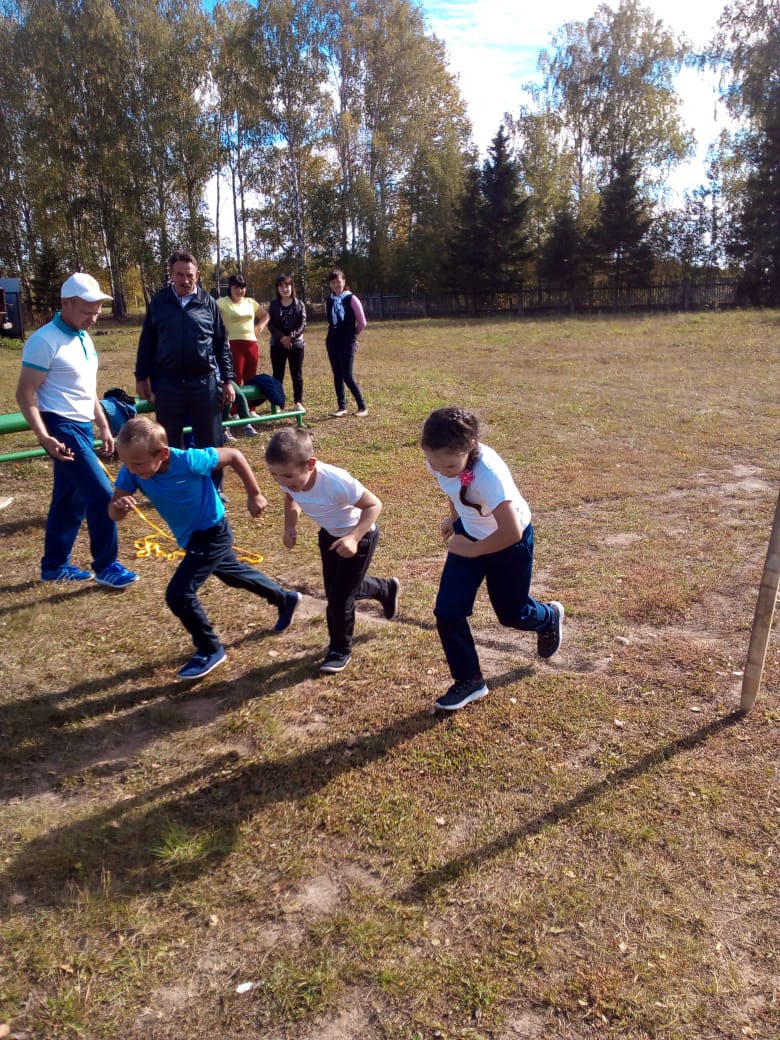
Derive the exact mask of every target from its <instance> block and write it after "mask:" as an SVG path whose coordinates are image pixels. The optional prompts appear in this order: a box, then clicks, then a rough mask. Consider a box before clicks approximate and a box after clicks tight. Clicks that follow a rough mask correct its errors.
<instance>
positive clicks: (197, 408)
mask: <svg viewBox="0 0 780 1040" xmlns="http://www.w3.org/2000/svg"><path fill="white" fill-rule="evenodd" d="M154 408H155V411H156V413H157V422H158V423H159V424H160V425H161V426H163V427H165V432H166V433H167V435H168V444H169V445H170V446H171V447H172V448H181V446H182V431H183V430H184V427H185V426H191V427H192V435H193V437H194V438H195V444H196V445H197V447H199V448H221V447H222V445H223V444H224V443H225V440H224V435H223V430H222V394H221V393H220V391H219V387H218V385H217V377H216V374H215V373H210V374H209V375H205V376H177V375H174V374H172V373H169V372H159V373H158V374H157V375H156V376H155V377H154ZM212 480H213V481H214V484H215V485H216V487H217V489H218V490H221V489H222V470H214V473H213V474H212Z"/></svg>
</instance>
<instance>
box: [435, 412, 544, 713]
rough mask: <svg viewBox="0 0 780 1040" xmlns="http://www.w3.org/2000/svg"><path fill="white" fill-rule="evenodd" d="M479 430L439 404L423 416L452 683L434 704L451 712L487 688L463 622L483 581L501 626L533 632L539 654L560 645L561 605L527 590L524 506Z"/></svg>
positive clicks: (439, 621)
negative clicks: (441, 496)
mask: <svg viewBox="0 0 780 1040" xmlns="http://www.w3.org/2000/svg"><path fill="white" fill-rule="evenodd" d="M481 432H482V429H481V424H480V420H479V418H478V417H477V416H476V415H475V414H474V413H473V412H469V411H467V410H466V409H465V408H452V407H450V408H438V409H437V410H436V411H435V412H432V413H431V414H430V415H429V416H428V418H427V419H426V420H425V423H424V425H423V429H422V437H421V441H420V444H421V447H422V450H423V453H424V455H425V460H426V465H427V467H428V469H429V470H430V471H431V472H432V473H433V474H434V475H435V476H436V479H437V480H438V482H439V487H440V488H441V489H442V491H444V493H445V494H446V495H447V497H448V499H449V507H450V508H449V513H448V514H447V515H446V516H445V517H444V518H443V520H442V522H441V533H442V538H443V539H444V541H445V542H446V543H447V559H446V561H445V564H444V570H443V571H442V575H441V580H440V582H439V592H438V595H437V597H436V606H435V608H434V614H435V616H436V627H437V629H438V632H439V638H440V639H441V642H442V646H443V648H444V654H445V656H446V658H447V664H448V665H449V668H450V672H451V674H452V678H453V679H454V683H453V685H452V686H450V688H449V689H448V690H447V692H446V693H444V694H443V695H442V696H441V697H440V698H439V699H438V700H437V701H436V707H437V708H438V709H439V710H441V711H457V710H458V709H459V708H462V707H463V706H464V705H466V704H468V703H469V702H470V701H474V700H479V699H480V698H482V697H485V696H487V693H488V688H487V685H486V683H485V680H484V678H483V676H482V671H481V668H480V664H479V657H478V656H477V650H476V646H475V645H474V637H473V636H472V634H471V628H470V627H469V623H468V618H469V617H470V616H471V613H472V611H473V608H474V600H475V598H476V595H477V591H478V589H479V587H480V585H481V584H482V582H483V581H484V582H486V584H487V591H488V596H489V597H490V602H491V605H492V607H493V610H494V611H495V612H496V617H497V618H498V620H499V622H500V623H501V624H502V625H504V626H506V627H507V628H518V629H521V630H522V631H525V632H536V640H537V647H536V648H537V653H538V654H539V656H540V657H543V658H548V657H552V656H553V654H555V653H557V651H558V649H559V647H560V645H561V638H562V628H563V615H564V610H563V605H562V604H561V603H559V602H558V601H557V600H552V601H551V602H549V603H539V602H538V601H537V600H535V599H533V597H532V596H531V595H530V593H529V590H530V587H531V570H532V567H533V553H534V532H533V527H532V526H531V510H530V509H529V507H528V503H527V502H526V500H525V499H524V498H523V496H522V495H521V494H520V492H519V491H518V490H517V487H516V485H515V482H514V480H513V478H512V474H511V472H510V470H509V467H508V466H507V465H506V463H505V462H504V461H503V459H502V458H501V457H500V456H499V455H498V454H497V453H496V452H495V451H493V449H492V448H489V447H488V446H487V445H486V444H482V443H481V441H480V434H481Z"/></svg>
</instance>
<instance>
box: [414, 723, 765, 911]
mask: <svg viewBox="0 0 780 1040" xmlns="http://www.w3.org/2000/svg"><path fill="white" fill-rule="evenodd" d="M744 717H745V716H744V713H743V712H740V711H735V712H732V713H731V714H729V715H726V716H724V717H723V718H722V719H716V721H715V722H711V723H709V725H707V726H703V727H702V728H701V729H697V730H695V731H694V732H693V733H689V734H687V735H686V736H684V737H679V738H678V739H677V740H674V741H672V742H671V743H670V744H665V745H664V746H663V747H659V748H655V749H654V750H653V751H648V753H647V754H646V755H643V756H642V757H641V758H640V759H638V760H637V761H636V762H634V763H633V764H632V765H630V766H625V767H624V768H623V769H617V770H615V771H614V772H612V773H608V774H607V776H605V777H604V779H603V780H599V781H597V782H596V783H593V784H589V785H588V786H587V787H584V788H583V789H582V790H581V791H580V792H579V793H578V794H576V795H575V796H574V797H573V798H570V799H568V800H567V801H562V802H555V803H554V804H553V805H552V806H551V807H550V809H549V810H548V811H547V812H546V813H540V814H539V815H538V816H534V817H533V818H532V819H530V820H527V821H526V822H525V823H523V824H521V825H520V826H519V827H515V828H514V829H513V830H510V831H507V832H506V833H505V834H502V835H500V836H499V837H497V838H494V839H493V841H490V842H487V843H486V844H485V845H482V846H480V847H479V848H478V849H474V850H472V851H471V852H468V853H466V854H465V855H463V856H456V857H453V858H452V859H450V860H447V862H446V863H442V864H441V866H438V867H435V868H434V869H433V870H427V871H425V872H424V873H422V874H420V875H419V877H418V878H417V880H416V881H414V882H413V883H412V884H411V885H409V886H408V887H407V888H406V889H404V890H403V891H402V892H401V893H399V895H398V899H399V900H400V901H401V902H406V903H416V902H422V901H424V900H425V899H427V898H428V897H430V896H432V895H433V894H434V893H435V892H436V890H437V889H439V888H441V886H442V885H447V884H449V883H450V882H452V881H457V880H458V879H459V878H460V877H461V876H462V875H463V874H465V873H466V872H467V871H468V870H470V869H471V868H473V867H481V866H482V865H483V864H484V863H485V862H487V861H488V860H491V859H494V858H495V857H497V856H500V855H501V854H502V853H504V852H507V851H508V850H509V849H512V848H514V847H515V845H517V844H518V843H519V842H521V841H524V840H525V839H526V838H530V837H532V836H533V835H535V834H539V833H540V832H541V831H544V830H546V829H547V828H548V827H554V826H556V825H557V824H560V823H563V822H564V821H565V820H567V819H569V817H570V816H573V815H574V813H576V812H577V811H578V810H579V809H581V808H582V807H583V806H586V805H590V804H591V803H592V802H594V801H596V799H597V798H600V797H601V796H602V795H604V794H607V793H608V792H609V791H612V790H614V789H615V788H618V787H622V786H624V785H625V784H628V783H630V782H631V781H632V780H636V779H637V777H640V776H643V775H644V774H645V773H648V772H650V771H651V770H652V769H655V767H656V766H659V765H661V763H663V762H666V761H668V760H669V759H671V758H674V757H675V755H679V754H680V753H681V752H683V751H690V750H691V749H692V748H695V747H697V746H698V745H700V744H704V743H705V742H706V741H707V740H709V739H710V737H713V736H714V735H715V734H717V733H721V732H722V731H723V730H725V729H728V728H729V727H730V726H734V725H735V724H736V723H737V722H740V721H741V720H742V719H743V718H744Z"/></svg>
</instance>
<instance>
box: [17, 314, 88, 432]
mask: <svg viewBox="0 0 780 1040" xmlns="http://www.w3.org/2000/svg"><path fill="white" fill-rule="evenodd" d="M22 366H23V367H25V368H34V369H35V370H36V371H38V372H45V373H46V378H45V379H44V381H43V382H42V383H41V384H40V386H39V387H38V391H37V396H38V410H39V411H41V412H54V414H55V415H60V416H62V417H63V418H65V419H72V420H73V421H74V422H92V420H93V419H94V418H95V395H96V392H97V371H98V356H97V352H96V350H95V345H94V343H93V342H92V339H91V337H90V336H89V335H88V334H87V333H86V332H77V331H76V330H75V329H72V328H70V326H69V325H66V324H65V322H64V321H63V320H62V318H60V316H59V314H56V315H55V316H54V318H53V319H52V320H51V321H50V322H48V324H46V325H42V326H41V327H40V328H39V329H37V331H35V332H34V333H33V334H32V336H30V338H29V339H28V340H27V342H26V343H25V345H24V349H23V351H22Z"/></svg>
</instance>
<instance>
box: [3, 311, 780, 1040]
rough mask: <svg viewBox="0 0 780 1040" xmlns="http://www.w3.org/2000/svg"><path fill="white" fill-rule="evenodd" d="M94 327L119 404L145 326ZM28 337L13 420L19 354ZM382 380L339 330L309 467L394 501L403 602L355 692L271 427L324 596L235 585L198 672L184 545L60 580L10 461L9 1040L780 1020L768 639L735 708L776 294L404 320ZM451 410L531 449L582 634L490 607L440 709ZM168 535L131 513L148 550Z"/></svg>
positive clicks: (580, 1037) (771, 437) (389, 542)
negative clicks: (529, 624)
mask: <svg viewBox="0 0 780 1040" xmlns="http://www.w3.org/2000/svg"><path fill="white" fill-rule="evenodd" d="M101 332H102V334H101V335H100V336H99V337H96V342H97V345H98V349H99V350H100V353H101V359H102V360H101V364H102V375H101V387H102V388H103V389H105V388H107V387H109V386H114V385H122V386H125V387H126V388H128V389H130V388H131V387H132V385H133V383H132V365H133V359H134V353H135V342H136V337H137V329H135V328H130V329H127V328H125V329H121V330H118V329H115V328H112V327H111V325H110V323H105V324H104V325H103V326H102V328H101ZM0 359H1V361H2V364H1V365H0V411H3V412H7V411H15V410H16V406H15V404H14V397H13V395H14V387H15V383H16V378H17V373H18V367H19V360H20V350H19V345H18V344H16V345H14V344H10V345H9V344H7V343H6V344H5V345H4V346H3V347H2V348H0ZM357 368H358V376H359V379H360V380H361V382H362V384H363V387H364V390H365V393H366V397H367V401H368V407H369V410H370V414H369V416H368V418H367V419H358V418H356V417H355V416H354V414H351V415H350V416H349V417H348V418H346V419H341V420H338V419H331V418H330V417H329V412H330V411H331V410H332V409H333V406H334V401H333V393H332V388H331V386H330V381H329V375H328V370H327V361H326V359H325V355H324V347H323V329H322V327H318V326H314V327H312V328H311V330H310V336H309V346H308V347H307V359H306V377H307V395H306V404H307V407H308V409H309V411H308V415H307V423H308V425H309V426H310V428H311V431H312V434H313V436H314V438H315V443H316V447H317V452H318V454H319V455H320V457H322V458H323V459H325V460H328V461H331V462H334V463H336V464H339V465H342V466H345V467H346V468H347V469H349V470H351V471H352V472H353V473H355V475H357V476H359V477H360V478H361V479H362V480H363V481H364V483H366V484H367V486H368V487H370V488H371V489H372V490H373V491H375V492H376V493H377V494H378V495H379V496H380V497H381V498H382V499H383V502H384V506H385V508H384V512H383V515H382V518H381V521H380V523H381V527H382V540H381V542H380V547H379V550H378V552H377V556H376V558H375V563H374V571H375V573H377V574H384V575H391V574H394V575H397V576H398V577H399V578H400V580H401V582H402V586H403V587H402V598H401V606H400V612H399V617H398V619H397V620H396V621H393V622H390V623H388V622H386V621H384V619H383V618H382V617H381V615H380V612H379V611H378V610H377V609H376V608H375V605H373V604H371V605H365V606H362V607H361V608H360V609H359V615H358V624H357V630H356V631H357V640H356V647H355V655H354V659H353V662H352V664H351V665H350V666H349V668H348V669H347V670H346V671H344V672H343V673H341V674H340V675H338V676H329V677H321V676H320V674H319V673H318V671H317V665H318V663H319V661H320V659H321V655H322V653H323V650H324V648H325V643H326V632H325V625H324V602H323V598H322V588H321V579H320V574H319V560H318V554H317V549H316V538H315V530H314V528H313V526H312V525H311V524H310V523H302V527H301V532H300V534H301V537H300V538H299V545H298V547H297V548H296V549H295V550H294V551H293V552H288V551H287V550H286V549H284V548H283V546H282V544H281V527H282V504H281V496H280V495H279V493H278V490H277V489H276V488H275V487H274V486H273V485H272V484H271V481H270V480H269V479H268V478H267V477H265V475H264V467H263V462H262V458H263V448H264V444H265V442H266V441H267V437H268V435H269V431H270V430H271V429H272V428H273V427H272V426H270V425H263V426H262V427H261V430H262V433H263V436H261V437H258V438H256V439H255V440H245V441H244V440H242V441H240V442H239V443H240V446H241V448H242V450H243V451H244V452H245V454H246V456H247V457H248V458H249V459H250V461H251V462H252V464H253V466H254V468H255V470H256V471H257V473H258V474H259V475H260V480H261V486H263V488H264V490H265V492H266V494H267V497H268V498H269V501H270V507H269V510H268V514H267V516H266V518H265V519H264V520H263V521H260V522H253V521H251V520H250V518H249V516H248V514H247V513H246V510H245V509H244V508H243V501H242V494H241V488H240V485H238V484H237V482H236V481H235V480H231V479H230V478H231V476H232V474H231V475H229V477H228V481H227V492H228V495H229V496H230V503H229V506H228V512H229V517H230V519H231V521H232V523H233V525H234V527H235V530H236V538H237V542H238V543H239V544H240V545H242V546H244V547H246V548H249V549H254V550H257V551H259V552H262V553H263V554H264V557H265V561H264V563H263V564H262V566H263V568H264V569H265V570H266V571H267V572H268V573H270V574H271V575H273V576H274V577H276V578H278V579H279V580H281V581H282V582H284V583H285V584H288V585H291V586H293V587H295V588H297V589H299V590H300V591H301V592H302V593H303V594H304V603H303V608H302V610H301V612H300V616H299V617H297V618H296V621H295V623H294V625H293V626H292V628H291V629H290V630H289V632H287V633H285V634H284V635H283V636H281V637H273V636H271V635H270V633H269V628H270V626H271V624H272V623H273V621H274V620H275V617H274V616H273V615H274V613H275V612H274V611H272V610H270V609H269V608H268V607H267V605H266V604H265V603H263V602H262V601H255V600H252V599H250V598H249V597H248V596H246V595H243V594H241V593H236V592H232V591H231V590H229V589H227V588H226V587H224V586H221V585H219V584H218V583H217V582H216V581H214V580H212V581H210V582H209V583H208V584H207V586H206V587H205V590H204V594H203V598H204V602H205V604H206V606H207V608H208V610H209V612H210V614H211V615H212V617H213V619H214V621H215V623H216V625H217V628H218V630H219V632H220V633H221V634H222V636H223V638H224V642H225V645H226V647H227V648H228V661H227V664H226V665H225V666H223V667H222V668H221V669H219V670H218V671H216V672H214V674H213V675H210V676H208V677H207V678H206V679H205V680H203V681H202V682H200V683H198V684H194V685H184V684H181V683H177V682H176V680H175V672H176V669H177V668H178V667H180V665H181V664H182V663H183V661H184V660H185V659H186V658H187V657H188V656H189V654H190V644H189V640H188V637H187V636H186V633H185V632H184V630H183V629H181V628H180V627H179V626H178V625H177V624H176V623H174V622H173V621H172V619H171V617H170V616H169V615H168V614H167V611H166V607H165V604H164V598H163V593H164V589H165V585H166V583H167V581H168V579H169V577H170V574H171V571H172V567H173V565H172V564H171V563H169V562H167V561H165V560H162V559H159V560H139V561H137V569H138V570H139V571H140V573H141V580H140V581H139V582H138V583H137V584H136V585H135V586H134V587H132V588H130V589H129V590H127V591H126V592H123V593H114V592H110V591H108V590H104V589H101V588H99V587H97V586H95V585H94V583H91V584H90V585H89V586H88V587H76V588H71V587H68V586H65V587H63V586H53V585H42V584H40V583H39V582H38V581H37V580H36V579H37V576H38V561H39V557H40V551H41V542H42V535H43V524H44V520H45V516H46V510H47V505H48V498H49V492H50V480H51V478H50V472H49V468H48V464H47V463H46V462H45V461H44V460H33V461H26V462H19V463H4V464H2V465H0V494H2V495H13V496H14V499H15V500H14V503H13V505H12V506H11V507H10V508H9V509H7V510H5V511H4V512H3V513H2V514H0V534H1V535H2V561H3V562H2V579H0V637H1V638H2V654H1V657H0V660H1V661H2V664H1V666H0V733H1V741H2V743H1V744H0V747H1V749H2V767H1V768H0V797H1V798H2V812H0V1036H9V1035H10V1036H11V1037H16V1038H19V1040H22V1038H25V1040H27V1038H33V1037H34V1038H45V1040H54V1038H77V1037H81V1038H87V1040H107V1038H112V1040H113V1038H121V1040H205V1038H209V1040H211V1038H219V1040H234V1038H239V1037H240V1038H252V1040H254V1038H267V1040H291V1038H295V1040H456V1038H464V1040H465V1038H469V1040H488V1038H489V1040H585V1038H592V1037H620V1038H625V1040H714V1038H729V1040H741V1038H745V1037H747V1038H754V1040H771V1038H776V1037H777V1036H778V1035H779V1034H780V934H779V930H778V921H779V920H780V914H778V858H780V846H779V844H778V835H779V834H780V790H779V789H778V750H779V749H780V702H779V699H778V694H779V693H780V638H779V637H778V631H777V626H776V627H775V630H774V632H773V633H772V637H771V642H770V647H769V653H768V657H767V666H766V671H765V676H764V684H763V687H762V689H761V691H760V693H759V697H758V700H757V703H756V706H755V708H754V709H753V711H752V712H751V713H750V714H749V715H747V716H745V717H742V716H740V715H739V714H738V713H737V711H736V709H737V707H738V704H739V690H740V685H741V672H742V668H743V666H744V659H745V653H746V650H747V643H748V637H749V632H750V626H751V622H752V618H753V611H754V608H755V599H756V593H757V590H758V584H759V579H760V575H761V569H762V566H763V562H764V558H765V554H766V548H767V541H768V537H769V530H770V526H771V521H772V516H773V513H774V508H775V501H776V498H777V492H778V483H779V478H780V455H779V453H778V447H779V444H778V433H779V432H780V391H779V388H780V315H778V313H772V312H763V313H729V314H708V315H693V316H691V315H689V316H680V315H669V316H661V317H653V318H649V317H635V318H614V319H611V318H604V319H595V318H594V319H579V320H574V319H549V320H538V321H534V320H522V321H519V320H518V321H513V320H501V321H498V320H496V321H490V320H482V321H460V322H456V321H438V322H410V323H397V324H385V325H378V324H377V325H374V326H373V327H372V328H371V329H370V330H369V331H368V332H367V333H366V335H365V337H364V342H363V347H362V349H361V352H360V354H359V356H358V366H357ZM446 403H461V404H464V405H466V406H470V407H472V408H474V409H476V410H478V411H479V412H480V413H481V415H482V416H483V418H484V419H485V420H486V422H487V424H488V427H489V433H488V435H487V437H486V441H487V443H489V444H490V445H491V446H493V447H495V448H496V449H497V450H498V451H499V452H500V453H501V454H502V455H503V456H504V458H505V459H506V460H507V461H508V462H509V463H510V465H511V466H512V468H513V471H514V473H515V475H516V478H517V481H518V484H519V486H520V488H521V489H522V490H523V492H524V494H525V495H526V497H527V498H528V500H529V502H530V504H531V507H532V510H533V513H534V524H535V530H536V567H535V582H534V586H533V590H534V591H535V593H536V594H537V595H538V596H539V597H540V598H550V597H554V598H556V599H560V600H561V601H562V602H563V603H564V604H565V606H566V625H565V629H564V644H563V647H562V650H561V652H560V654H559V655H558V656H557V657H556V658H554V659H553V660H552V661H551V662H549V663H547V662H540V661H539V660H538V659H537V658H536V656H535V652H534V650H535V646H534V641H533V639H532V637H529V636H528V635H524V634H522V633H519V632H515V631H511V630H507V629H501V628H500V627H499V626H498V625H497V624H496V623H495V621H494V618H493V616H492V614H491V612H490V610H489V609H488V605H487V602H486V599H485V598H484V597H481V598H480V599H479V601H478V605H477V610H476V612H475V615H474V618H473V622H474V628H475V631H476V632H477V635H478V639H479V646H480V652H481V656H482V661H483V667H484V670H485V673H486V676H487V679H488V684H489V686H490V689H491V693H490V695H489V697H487V699H485V700H484V701H481V702H479V703H476V704H473V705H470V706H468V707H467V708H466V709H464V710H463V711H461V712H459V713H456V714H455V715H454V716H453V717H445V718H442V717H439V716H436V715H434V714H432V712H431V705H432V703H433V701H434V699H435V697H436V696H437V695H438V694H439V693H440V692H441V691H442V689H443V688H445V687H446V686H447V685H448V683H449V676H448V674H447V670H446V666H445V664H444V660H443V656H442V653H441V649H440V646H439V642H438V638H437V635H436V631H435V628H434V626H433V618H432V607H433V600H434V595H435V589H436V584H437V581H438V575H439V573H440V569H441V566H442V562H443V547H442V544H441V542H440V540H439V535H438V521H439V517H440V516H441V514H442V512H443V511H444V506H445V504H444V500H443V499H442V497H441V495H440V493H439V491H438V489H437V487H436V485H435V483H434V481H433V480H432V479H431V477H430V476H429V475H428V474H427V473H426V472H425V470H424V468H423V465H422V455H421V453H420V451H419V448H418V446H417V441H418V434H419V428H420V425H421V422H422V420H423V419H424V418H425V416H426V415H427V414H428V412H429V411H430V410H431V409H432V408H434V407H438V406H440V405H442V404H446ZM351 411H352V412H353V413H354V405H351ZM30 444H31V442H30V438H29V435H27V436H23V435H20V436H16V435H13V436H6V437H5V438H3V443H2V444H0V450H10V449H11V448H16V447H26V446H30ZM154 518H155V519H156V517H154ZM145 533H147V529H146V528H145V527H144V525H143V523H142V522H141V521H140V520H138V519H137V518H135V517H132V518H131V519H130V520H129V521H128V522H127V524H126V525H125V526H123V528H122V530H121V546H122V548H121V557H120V558H121V560H122V562H124V563H125V564H128V565H131V566H132V565H133V561H134V553H135V550H134V547H133V541H134V539H136V538H139V537H142V536H143V535H144V534H145ZM74 562H77V563H79V564H88V562H89V549H88V545H87V542H86V539H85V538H84V536H83V535H82V536H81V537H80V540H79V542H78V543H77V548H76V552H75V554H74Z"/></svg>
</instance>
